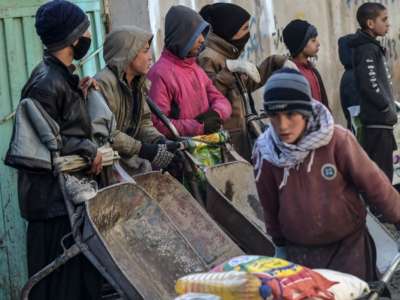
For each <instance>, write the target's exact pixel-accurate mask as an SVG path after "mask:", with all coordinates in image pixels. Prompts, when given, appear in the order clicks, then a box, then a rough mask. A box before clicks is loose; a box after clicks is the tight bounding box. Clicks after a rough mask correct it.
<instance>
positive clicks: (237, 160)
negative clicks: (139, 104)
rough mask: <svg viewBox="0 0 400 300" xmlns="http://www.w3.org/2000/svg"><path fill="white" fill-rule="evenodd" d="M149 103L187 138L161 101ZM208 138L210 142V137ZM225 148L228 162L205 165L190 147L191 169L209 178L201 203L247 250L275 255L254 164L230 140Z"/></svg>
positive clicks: (162, 119)
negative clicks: (173, 121)
mask: <svg viewBox="0 0 400 300" xmlns="http://www.w3.org/2000/svg"><path fill="white" fill-rule="evenodd" d="M148 103H149V107H150V109H151V111H152V112H153V113H154V114H155V115H156V116H157V117H158V118H159V119H160V120H161V121H162V122H163V123H164V125H165V126H166V127H167V128H169V130H170V132H171V133H172V135H173V136H174V137H175V138H176V139H177V140H180V141H182V140H183V139H184V138H182V137H180V136H179V133H178V131H177V130H176V128H175V127H174V125H173V124H172V122H171V121H170V120H169V119H168V118H167V117H166V116H165V115H164V114H163V113H162V112H161V111H160V109H159V108H158V107H157V105H156V104H155V103H154V102H153V101H151V100H148ZM188 139H189V140H190V139H191V138H188ZM192 139H193V138H192ZM194 139H195V140H197V138H196V137H195V138H194ZM204 140H205V141H206V142H207V138H204ZM200 142H201V141H200ZM205 145H206V146H207V144H205ZM221 152H222V157H223V161H224V163H220V164H218V163H217V164H215V165H210V166H204V165H203V164H201V163H199V162H198V160H197V159H196V157H195V155H193V154H192V153H190V152H189V151H187V150H186V158H187V159H188V160H189V161H190V163H189V167H190V166H192V169H191V170H190V168H189V171H190V172H192V173H194V172H202V174H203V176H204V178H205V180H206V199H201V198H200V199H201V201H200V203H202V204H203V205H204V206H205V207H206V209H207V212H208V213H209V214H210V215H211V216H212V217H213V219H214V220H216V221H217V222H218V224H220V226H221V227H222V228H223V229H224V231H225V232H226V233H227V234H228V235H229V236H230V237H231V238H232V239H233V240H234V241H235V242H236V243H238V244H239V246H240V247H241V248H242V249H243V250H244V251H245V252H246V253H249V254H259V255H269V256H273V255H274V252H275V250H274V245H273V243H272V241H271V239H270V237H269V236H268V235H267V234H266V232H265V229H264V220H263V209H262V207H261V204H260V202H259V199H258V194H257V190H256V187H255V178H254V175H253V168H252V166H251V165H250V164H249V163H248V162H247V161H246V160H244V159H243V158H242V157H241V156H240V155H239V154H238V153H237V152H235V151H234V150H233V149H232V147H231V146H230V144H229V143H228V142H226V141H225V142H224V145H223V147H221ZM203 197H204V196H203Z"/></svg>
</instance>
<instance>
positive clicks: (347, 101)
mask: <svg viewBox="0 0 400 300" xmlns="http://www.w3.org/2000/svg"><path fill="white" fill-rule="evenodd" d="M353 36H354V34H348V35H345V36H342V37H341V38H339V40H338V46H339V58H340V62H341V63H342V65H343V66H344V68H345V71H344V73H343V75H342V79H341V81H340V103H341V105H342V109H343V113H344V115H345V117H346V120H347V128H348V129H351V117H350V113H349V111H348V109H347V108H348V107H350V106H356V105H360V94H359V92H358V89H357V87H356V81H355V77H354V72H353V62H352V57H353V49H352V48H350V46H349V41H350V40H351V39H352V37H353Z"/></svg>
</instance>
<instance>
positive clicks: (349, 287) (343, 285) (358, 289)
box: [314, 269, 370, 300]
mask: <svg viewBox="0 0 400 300" xmlns="http://www.w3.org/2000/svg"><path fill="white" fill-rule="evenodd" d="M314 271H315V272H318V273H319V274H321V275H322V276H324V277H325V278H327V279H329V280H331V281H336V282H338V284H335V285H333V286H331V287H330V288H329V289H328V290H329V291H330V292H332V293H333V294H334V295H335V300H353V299H358V298H360V297H362V296H365V295H366V294H368V293H369V292H370V289H369V286H368V284H367V283H366V282H365V281H363V280H361V279H359V278H358V277H355V276H353V275H350V274H346V273H341V272H337V271H333V270H326V269H314Z"/></svg>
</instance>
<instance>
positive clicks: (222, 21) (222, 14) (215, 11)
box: [200, 3, 251, 41]
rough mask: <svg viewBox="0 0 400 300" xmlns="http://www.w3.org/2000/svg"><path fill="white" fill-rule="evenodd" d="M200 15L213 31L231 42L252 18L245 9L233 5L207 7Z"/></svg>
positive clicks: (218, 4)
mask: <svg viewBox="0 0 400 300" xmlns="http://www.w3.org/2000/svg"><path fill="white" fill-rule="evenodd" d="M200 15H201V16H202V17H203V19H204V20H206V21H207V22H208V23H209V24H210V25H211V27H212V31H213V32H214V33H215V34H216V35H218V36H219V37H221V38H223V39H224V40H226V41H230V40H231V39H232V37H233V36H234V35H235V34H236V33H237V32H238V31H239V29H240V28H241V27H242V26H243V24H244V23H246V22H247V21H248V20H249V19H250V17H251V16H250V14H249V13H248V12H247V11H246V10H245V9H244V8H242V7H240V6H239V5H236V4H232V3H214V4H209V5H206V6H204V7H203V8H202V9H201V10H200Z"/></svg>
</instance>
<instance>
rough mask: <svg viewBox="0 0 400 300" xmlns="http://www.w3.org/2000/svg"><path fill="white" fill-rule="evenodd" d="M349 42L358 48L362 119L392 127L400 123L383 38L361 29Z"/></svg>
mask: <svg viewBox="0 0 400 300" xmlns="http://www.w3.org/2000/svg"><path fill="white" fill-rule="evenodd" d="M349 45H350V47H351V48H353V49H354V52H353V66H354V76H355V80H356V85H357V88H358V91H359V93H360V96H361V107H360V119H361V123H362V124H363V126H367V127H368V126H371V125H379V126H388V127H389V128H390V127H392V126H393V125H394V124H396V123H397V114H396V106H395V104H394V99H393V92H392V81H391V76H390V73H389V68H388V65H387V62H386V57H385V49H384V48H383V47H382V46H381V44H380V43H379V41H377V40H376V39H374V38H373V37H371V36H370V35H369V34H367V33H365V32H363V31H361V30H359V31H357V33H356V34H355V35H354V37H353V38H352V39H351V41H350V43H349Z"/></svg>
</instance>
